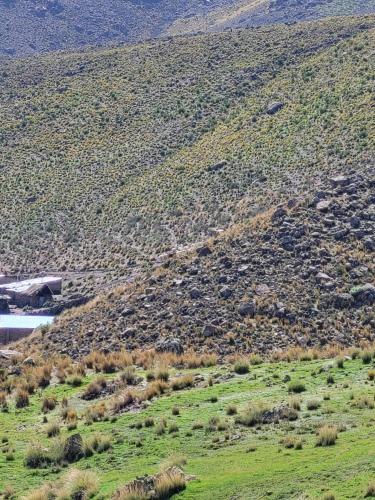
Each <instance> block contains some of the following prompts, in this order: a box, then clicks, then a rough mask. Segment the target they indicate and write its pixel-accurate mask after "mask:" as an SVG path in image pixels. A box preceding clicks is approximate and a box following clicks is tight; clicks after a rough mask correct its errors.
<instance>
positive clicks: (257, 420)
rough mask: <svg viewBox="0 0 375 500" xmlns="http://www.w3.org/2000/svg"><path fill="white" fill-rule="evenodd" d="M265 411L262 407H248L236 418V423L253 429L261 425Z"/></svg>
mask: <svg viewBox="0 0 375 500" xmlns="http://www.w3.org/2000/svg"><path fill="white" fill-rule="evenodd" d="M266 411H267V409H266V408H263V407H262V406H249V407H248V408H247V409H246V410H245V412H244V413H243V414H242V415H238V416H237V417H236V420H235V421H236V423H238V424H242V425H245V426H246V427H253V426H254V425H258V424H261V423H262V420H263V415H264V413H265V412H266Z"/></svg>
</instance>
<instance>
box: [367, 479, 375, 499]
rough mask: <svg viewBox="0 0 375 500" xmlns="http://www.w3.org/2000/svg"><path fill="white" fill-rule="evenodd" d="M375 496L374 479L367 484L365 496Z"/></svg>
mask: <svg viewBox="0 0 375 500" xmlns="http://www.w3.org/2000/svg"><path fill="white" fill-rule="evenodd" d="M373 497H374V498H375V481H370V482H369V483H368V485H367V489H366V492H365V498H373Z"/></svg>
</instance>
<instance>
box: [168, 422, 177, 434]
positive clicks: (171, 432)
mask: <svg viewBox="0 0 375 500" xmlns="http://www.w3.org/2000/svg"><path fill="white" fill-rule="evenodd" d="M168 432H169V434H173V433H174V432H178V425H177V424H174V423H172V424H170V426H169V428H168Z"/></svg>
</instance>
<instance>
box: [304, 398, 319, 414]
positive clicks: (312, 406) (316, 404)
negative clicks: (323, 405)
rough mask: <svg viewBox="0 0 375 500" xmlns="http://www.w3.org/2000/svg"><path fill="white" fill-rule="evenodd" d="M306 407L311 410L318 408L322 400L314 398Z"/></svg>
mask: <svg viewBox="0 0 375 500" xmlns="http://www.w3.org/2000/svg"><path fill="white" fill-rule="evenodd" d="M306 408H307V409H308V410H309V411H312V410H317V409H318V408H320V401H318V400H317V399H312V400H310V401H308V402H307V403H306Z"/></svg>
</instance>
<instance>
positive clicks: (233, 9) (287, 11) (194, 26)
mask: <svg viewBox="0 0 375 500" xmlns="http://www.w3.org/2000/svg"><path fill="white" fill-rule="evenodd" d="M374 11H375V1H374V0H366V1H364V2H354V1H352V0H333V1H326V0H317V1H316V0H313V1H309V0H299V1H295V0H240V1H237V2H235V3H234V4H233V5H226V6H224V7H217V8H216V9H213V10H211V11H210V12H207V13H205V14H204V15H202V14H201V13H198V14H197V15H195V16H190V17H189V18H179V19H177V20H176V21H175V22H174V23H172V24H171V26H170V27H168V29H167V33H169V34H172V35H176V34H182V33H192V32H193V33H194V32H196V31H198V30H199V31H216V30H222V29H226V28H230V27H233V26H259V25H262V24H272V23H280V22H282V23H288V22H289V23H290V22H296V21H297V22H298V21H302V20H306V19H319V18H321V17H327V16H344V15H353V14H370V13H374Z"/></svg>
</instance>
